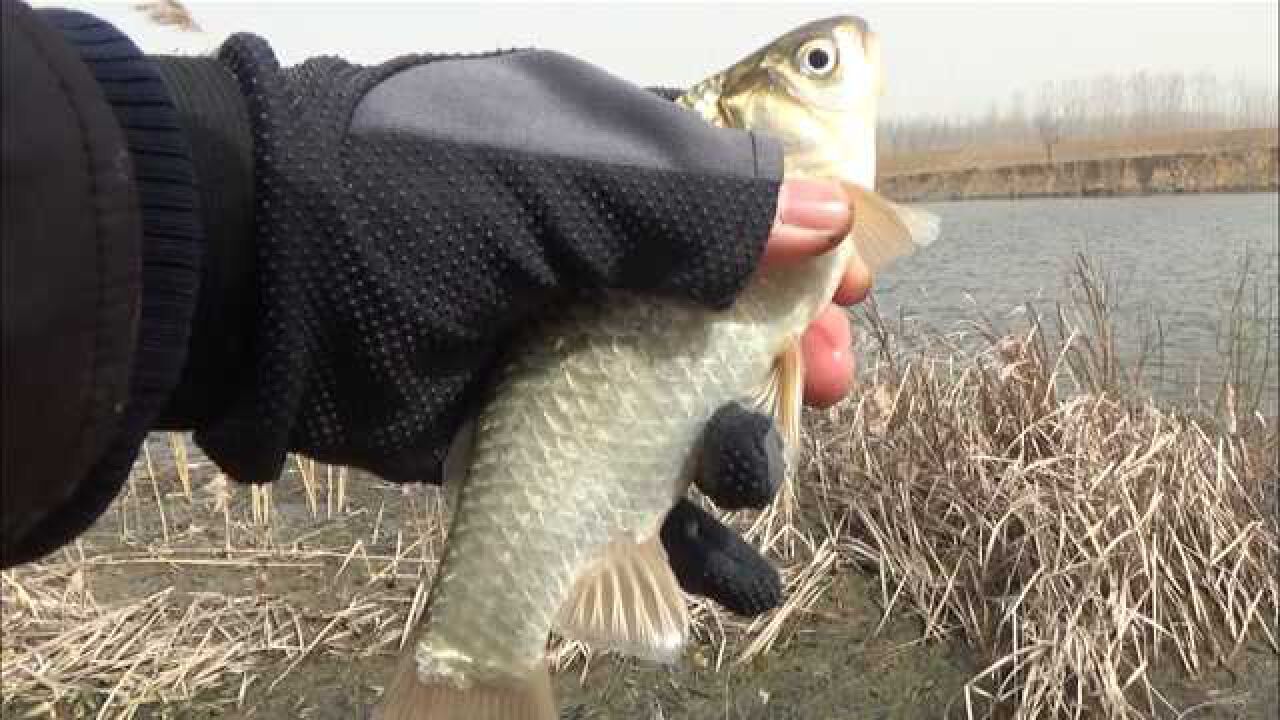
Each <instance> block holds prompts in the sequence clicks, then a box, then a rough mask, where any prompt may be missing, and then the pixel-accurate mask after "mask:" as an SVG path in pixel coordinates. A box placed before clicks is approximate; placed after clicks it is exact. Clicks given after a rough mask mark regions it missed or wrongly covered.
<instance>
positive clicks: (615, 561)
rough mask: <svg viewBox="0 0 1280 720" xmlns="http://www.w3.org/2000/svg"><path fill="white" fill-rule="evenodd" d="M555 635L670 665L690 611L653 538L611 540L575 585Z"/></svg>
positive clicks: (657, 537) (656, 537)
mask: <svg viewBox="0 0 1280 720" xmlns="http://www.w3.org/2000/svg"><path fill="white" fill-rule="evenodd" d="M555 629H556V631H557V632H558V633H559V634H560V635H562V636H564V637H566V638H568V639H571V640H577V641H579V642H583V643H586V644H587V645H589V646H590V647H592V648H593V649H598V650H613V651H616V652H621V653H625V654H627V655H632V656H634V657H639V658H642V659H645V660H651V661H654V662H661V663H669V662H672V661H674V660H675V659H676V658H677V657H678V656H679V654H680V652H681V651H682V650H683V649H684V644H685V641H686V639H687V638H688V634H689V607H688V604H687V603H686V602H685V597H684V591H683V590H681V589H680V584H679V583H678V582H677V581H676V576H675V574H674V573H673V572H672V571H671V565H670V564H669V563H668V561H667V552H666V550H664V549H663V547H662V541H661V539H660V535H659V534H658V533H654V535H653V537H651V538H649V539H648V540H645V541H644V542H641V543H635V542H632V541H630V540H629V539H622V540H615V541H614V542H612V543H610V544H609V546H608V547H607V548H606V549H605V553H604V556H603V557H601V559H600V560H599V561H598V562H597V563H596V564H594V565H592V566H591V567H590V568H589V569H588V570H587V571H585V572H584V573H582V575H580V576H579V577H578V579H577V581H576V583H575V584H574V587H573V591H572V592H571V594H570V596H569V600H568V602H566V603H565V605H564V607H562V608H561V609H560V612H559V614H558V615H557V617H556V621H555Z"/></svg>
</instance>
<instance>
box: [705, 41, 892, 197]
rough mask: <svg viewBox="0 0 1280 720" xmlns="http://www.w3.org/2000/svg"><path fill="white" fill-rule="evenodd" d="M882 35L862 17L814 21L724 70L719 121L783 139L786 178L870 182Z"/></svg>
mask: <svg viewBox="0 0 1280 720" xmlns="http://www.w3.org/2000/svg"><path fill="white" fill-rule="evenodd" d="M882 85H883V81H882V71H881V66H880V41H879V38H878V37H877V36H876V34H875V33H874V32H872V30H871V28H870V26H869V25H868V24H867V22H866V21H865V20H863V19H862V18H859V17H856V16H852V15H840V16H835V17H829V18H824V19H821V20H815V21H813V22H810V23H807V24H805V25H802V26H800V27H798V28H796V29H795V30H792V31H791V32H789V33H787V34H786V35H783V36H781V37H779V38H777V39H776V40H774V41H773V42H771V43H769V44H768V45H766V46H765V47H763V48H760V49H759V50H757V51H756V52H755V53H752V54H751V55H749V56H748V57H746V58H745V59H743V60H742V61H740V62H738V63H737V64H735V65H734V66H733V67H731V68H729V69H727V70H725V71H724V72H723V73H721V77H720V78H719V82H717V83H716V86H717V87H718V88H719V97H718V100H717V103H716V109H717V111H718V112H719V114H720V115H721V117H720V118H719V119H718V120H719V122H718V123H717V124H722V125H725V126H729V127H738V128H743V129H746V130H752V131H757V132H760V133H763V134H765V135H769V136H771V137H774V138H776V139H777V140H778V141H780V142H781V143H782V145H783V149H784V157H785V165H786V174H787V175H789V176H810V177H835V178H838V179H841V180H846V181H849V182H853V183H857V184H859V185H862V186H864V187H866V188H872V187H874V183H875V174H876V148H875V144H876V136H875V132H876V114H877V110H878V105H879V101H880V95H881V93H882Z"/></svg>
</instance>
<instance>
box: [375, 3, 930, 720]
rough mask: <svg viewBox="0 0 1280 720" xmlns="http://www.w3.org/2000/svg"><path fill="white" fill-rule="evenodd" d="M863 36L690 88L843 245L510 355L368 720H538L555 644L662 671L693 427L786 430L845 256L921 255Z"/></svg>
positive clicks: (782, 43)
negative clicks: (805, 190) (813, 326)
mask: <svg viewBox="0 0 1280 720" xmlns="http://www.w3.org/2000/svg"><path fill="white" fill-rule="evenodd" d="M881 84H882V79H881V67H880V44H879V38H878V36H877V35H876V34H875V33H874V32H872V30H871V29H870V27H869V26H868V24H867V23H866V22H865V21H863V20H862V19H861V18H858V17H855V16H836V17H830V18H826V19H823V20H817V21H814V22H810V23H807V24H805V25H803V26H800V27H798V28H796V29H794V30H792V31H790V32H788V33H786V34H784V35H782V36H780V37H778V38H777V39H776V40H774V41H773V42H771V43H769V44H767V45H765V46H764V47H762V48H761V49H760V50H758V51H756V52H755V53H752V54H751V55H749V56H747V57H746V58H744V59H743V60H741V61H739V62H737V63H735V64H734V65H732V66H731V67H729V68H727V69H725V70H723V71H721V72H719V73H716V74H714V75H712V76H710V77H708V78H707V79H705V80H703V81H701V82H699V83H697V84H696V85H694V86H692V87H690V88H688V89H687V90H686V91H685V92H684V94H683V95H681V96H680V97H678V98H676V102H677V103H679V104H680V105H682V106H683V107H684V108H686V109H687V110H689V111H692V112H694V113H696V114H698V115H699V116H701V117H702V118H703V119H705V120H706V121H707V122H709V123H711V124H713V125H718V126H721V127H727V128H741V129H748V130H758V131H761V132H764V133H767V134H769V135H771V136H773V137H775V138H777V139H779V140H780V141H781V142H782V144H783V146H784V160H783V163H784V176H786V177H814V178H834V179H836V180H838V181H840V182H841V183H842V184H843V185H844V186H845V187H846V189H847V190H848V192H849V194H850V196H851V198H852V200H853V202H854V205H855V208H854V215H855V219H854V223H853V229H852V231H851V234H850V236H849V237H848V238H846V240H845V241H843V242H841V243H839V244H838V245H837V246H836V247H835V249H833V250H831V251H829V252H827V253H825V254H823V255H821V256H819V257H816V258H813V259H810V260H806V261H803V262H800V263H795V264H791V265H788V266H786V267H778V268H776V269H773V268H771V269H769V270H768V271H765V272H760V273H757V274H756V275H755V276H753V278H752V279H751V280H750V281H749V282H748V284H747V286H746V287H745V288H744V289H743V291H742V292H741V293H740V294H739V296H738V298H737V299H736V300H735V302H734V303H733V305H732V306H731V307H730V308H729V309H727V310H721V311H714V310H709V309H706V308H702V307H697V306H694V305H693V304H691V303H683V302H679V301H676V300H665V299H655V298H651V297H641V296H639V295H636V294H633V293H623V292H611V293H608V294H606V295H605V297H604V298H603V300H602V301H601V302H598V303H590V304H589V303H579V304H572V305H571V306H570V307H567V308H565V309H564V311H563V312H560V313H557V314H556V315H555V317H554V318H550V319H549V320H548V321H547V322H546V323H545V324H542V325H539V326H538V327H537V329H536V331H532V332H530V333H529V336H528V337H527V338H525V339H524V340H522V341H521V342H520V343H519V344H518V345H517V346H516V347H515V348H514V349H513V350H512V352H511V353H510V357H509V360H507V361H506V362H505V364H504V365H503V366H502V368H501V369H500V371H499V372H498V375H497V379H496V382H495V385H494V387H493V390H492V392H491V394H490V395H489V398H488V400H487V402H486V403H485V404H484V405H483V407H482V408H481V410H480V412H479V414H478V415H477V417H476V419H475V420H474V421H473V423H472V425H470V426H469V428H468V429H466V430H464V431H462V432H460V433H459V435H458V438H459V439H458V440H457V441H455V444H454V446H453V448H452V449H451V450H450V453H449V457H448V459H447V461H446V486H447V491H448V493H449V498H450V505H451V507H452V508H453V513H452V518H451V524H450V527H449V530H448V534H447V537H446V543H445V548H444V552H443V556H442V558H441V564H440V566H439V568H438V570H437V572H436V576H435V578H434V580H433V584H432V587H431V589H430V591H429V593H428V597H427V601H426V606H425V611H424V620H423V621H422V622H421V623H420V625H419V626H418V628H417V630H416V634H415V638H414V640H413V641H412V643H411V645H410V648H411V650H410V651H409V652H405V653H404V654H403V655H402V657H401V659H400V662H399V665H398V666H397V668H396V670H395V671H394V675H393V676H392V678H391V681H390V683H389V684H388V686H387V689H386V691H385V692H384V694H383V697H382V700H381V701H380V703H379V706H378V708H377V709H376V710H375V717H377V718H379V719H380V720H421V719H423V718H432V719H443V718H449V719H460V718H467V719H468V720H551V719H552V718H555V717H556V704H555V701H554V698H553V696H552V691H551V687H550V679H549V671H548V665H547V659H546V653H547V645H548V641H549V639H550V638H551V637H552V635H553V633H554V634H557V635H559V636H560V637H563V638H567V639H572V640H577V641H581V642H583V643H585V644H586V645H587V646H588V647H591V648H593V649H595V650H607V651H613V652H618V653H623V654H628V655H632V656H635V657H638V658H642V659H646V660H650V661H654V662H659V663H670V662H674V661H675V660H677V659H678V658H679V656H680V654H681V652H682V651H683V649H684V646H685V643H686V639H687V637H688V633H689V623H690V615H689V612H688V601H687V599H686V598H685V596H684V594H683V592H682V590H681V588H680V586H679V584H678V582H677V581H676V578H675V576H674V574H673V572H672V570H671V568H670V565H669V564H668V561H667V557H666V554H665V551H664V550H663V547H662V544H661V540H660V537H659V530H660V528H661V526H662V523H663V521H664V519H665V518H666V516H667V514H668V513H669V511H670V510H671V509H672V508H673V507H674V505H675V504H676V502H677V501H678V500H679V499H680V498H682V497H684V496H685V495H686V493H687V492H688V490H689V487H690V484H691V478H692V474H693V471H694V468H695V462H696V455H697V450H698V443H699V438H700V436H701V431H702V430H703V428H704V426H705V425H706V423H707V421H708V420H709V419H710V418H711V416H712V415H713V414H714V412H715V411H716V410H717V409H718V408H720V407H722V406H723V405H725V404H726V403H729V402H731V401H740V402H747V403H750V404H751V405H752V406H754V407H758V408H760V409H761V410H762V411H764V412H769V413H771V414H772V416H773V417H774V418H775V419H776V421H777V423H778V426H779V428H780V430H781V434H782V436H783V438H784V443H785V446H786V447H787V448H788V454H790V453H792V452H794V448H795V446H796V445H797V444H798V439H799V433H800V418H801V409H802V401H803V383H804V368H803V361H802V355H801V353H800V337H801V334H802V333H803V332H804V330H805V328H806V327H807V326H808V325H809V323H810V322H811V321H812V320H814V319H815V318H816V317H817V316H818V314H819V312H820V311H821V310H822V309H823V308H825V307H826V305H827V304H828V303H829V302H830V300H831V297H832V295H833V294H834V292H835V290H836V287H837V285H838V283H839V281H840V278H841V276H842V275H843V274H844V272H845V270H846V269H847V268H848V266H849V263H850V262H852V261H853V260H854V259H855V256H857V257H858V258H860V259H861V260H862V261H863V262H864V263H866V264H867V266H868V268H869V269H871V270H873V271H875V270H878V269H879V268H880V267H883V266H884V265H885V264H886V263H887V262H889V261H892V260H894V259H896V258H898V257H902V256H904V255H906V254H909V253H911V252H914V251H915V249H916V248H918V247H922V246H925V245H928V244H929V243H930V242H932V241H933V239H934V237H935V236H936V235H937V220H936V218H935V217H934V216H932V215H931V214H929V213H927V212H924V211H920V210H916V209H913V208H907V207H904V206H900V205H896V204H893V203H891V202H890V201H888V200H887V199H885V198H883V197H882V196H880V195H878V194H876V193H875V192H874V189H873V188H874V183H875V124H876V115H877V110H878V102H879V97H880V95H881V92H882V89H881Z"/></svg>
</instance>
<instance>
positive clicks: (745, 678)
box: [0, 257, 1280, 720]
mask: <svg viewBox="0 0 1280 720" xmlns="http://www.w3.org/2000/svg"><path fill="white" fill-rule="evenodd" d="M1064 272H1065V273H1066V275H1067V278H1068V282H1069V285H1070V288H1071V293H1070V297H1069V300H1067V301H1064V302H1062V303H1060V304H1055V305H1054V306H1053V307H1031V306H1028V307H1027V312H1025V313H1021V314H1019V315H1016V316H1013V318H1012V319H1010V320H1008V321H1007V326H1002V327H997V326H996V325H994V324H993V323H992V322H989V321H988V320H986V319H984V318H981V317H975V318H974V319H973V322H972V324H971V328H970V329H962V330H961V331H958V332H957V333H952V334H946V333H943V332H940V331H935V330H927V329H922V328H919V327H915V326H912V325H911V324H909V323H907V322H906V321H904V320H898V321H895V320H893V319H892V318H883V317H880V316H879V315H878V313H877V312H876V309H875V306H874V305H870V306H868V307H866V308H864V309H861V310H859V311H858V312H859V313H860V314H861V317H859V318H858V320H859V323H860V327H862V328H863V329H864V335H863V339H862V341H861V342H862V343H863V347H862V348H861V352H860V356H861V358H862V369H861V372H860V375H861V380H860V387H859V389H858V391H856V392H855V393H854V394H853V396H852V397H851V398H850V399H849V400H848V401H846V402H845V403H844V404H842V405H840V406H838V407H836V408H834V409H831V410H828V411H809V412H808V413H807V418H806V431H805V437H804V452H803V453H802V458H801V460H800V462H799V463H798V464H797V467H796V468H795V469H794V473H793V477H792V478H791V481H790V482H789V483H788V485H787V486H786V490H785V492H783V493H782V494H781V496H780V498H779V500H778V501H777V502H776V503H775V504H774V506H772V507H771V508H770V509H769V510H768V511H767V512H765V513H762V514H741V515H736V516H725V517H726V518H727V520H728V521H729V522H731V523H732V524H734V525H735V526H737V527H739V528H740V529H742V530H743V531H744V532H745V533H746V534H747V535H748V537H749V538H751V539H752V541H753V542H755V543H756V544H757V545H758V546H759V547H761V548H763V549H765V550H766V552H767V553H768V555H769V556H770V557H771V559H772V560H773V561H774V562H775V563H777V564H778V566H779V567H780V568H781V571H782V573H783V578H784V582H785V584H786V588H787V602H786V605H785V606H784V607H782V608H780V609H778V610H776V611H774V612H771V613H769V614H767V615H765V616H764V617H761V618H759V619H757V620H755V621H753V622H746V621H743V620H742V619H740V618H736V617H733V616H731V615H729V614H727V613H725V612H723V611H721V610H719V609H718V608H716V607H715V606H713V605H711V604H709V603H706V602H697V603H695V605H694V618H695V639H694V642H693V643H692V645H691V647H690V648H689V650H688V652H687V653H686V655H685V658H684V659H683V660H682V661H681V662H680V663H679V664H678V665H676V666H675V667H672V668H657V667H650V666H648V665H646V664H643V663H636V662H633V661H629V660H625V659H618V658H614V657H610V656H595V657H591V656H589V655H587V654H586V653H585V652H584V651H583V649H582V648H581V647H579V646H577V645H574V644H565V643H562V642H558V641H557V642H554V643H553V644H552V646H551V647H550V649H549V651H550V653H551V655H552V658H553V664H554V667H555V668H556V669H557V673H556V686H557V693H558V694H559V695H560V697H561V698H562V700H563V703H564V707H565V710H566V712H567V713H568V715H567V717H570V718H575V719H577V720H595V719H596V718H612V717H634V718H639V719H640V720H650V719H654V718H681V719H682V720H711V719H712V718H715V719H717V720H719V719H720V718H724V717H734V718H739V717H741V718H766V717H767V718H806V719H809V718H814V719H823V720H825V719H826V718H845V717H850V716H851V715H850V713H851V712H853V713H854V714H855V715H856V716H857V717H912V718H916V717H919V718H944V717H945V718H966V719H968V718H992V719H995V718H1001V719H1003V718H1026V719H1028V720H1030V719H1031V718H1036V719H1045V720H1055V719H1057V718H1074V717H1090V718H1091V717H1106V718H1126V719H1127V718H1134V719H1138V718H1142V719H1146V718H1153V719H1154V718H1161V719H1163V718H1175V717H1186V716H1187V715H1186V714H1184V713H1188V712H1191V713H1193V715H1194V716H1195V717H1224V718H1255V717H1256V718H1270V717H1274V716H1275V711H1276V709H1277V704H1278V703H1280V699H1277V696H1276V689H1275V677H1276V673H1277V671H1278V668H1280V666H1278V664H1277V658H1278V657H1280V655H1278V653H1280V638H1278V637H1277V634H1278V631H1277V621H1278V620H1280V570H1277V568H1280V507H1278V506H1277V488H1278V487H1280V468H1278V465H1280V430H1278V428H1277V418H1276V417H1274V410H1266V411H1264V410H1263V408H1264V407H1271V408H1273V407H1275V406H1274V404H1268V403H1267V402H1265V398H1263V397H1262V396H1261V395H1260V394H1259V391H1258V387H1259V385H1258V382H1259V379H1260V378H1265V377H1267V376H1268V375H1269V374H1270V373H1273V372H1274V368H1275V361H1276V358H1275V356H1274V352H1275V349H1274V347H1273V345H1272V344H1270V342H1269V341H1266V340H1265V339H1264V340H1263V341H1262V344H1261V346H1260V345H1259V344H1258V342H1257V338H1253V337H1251V336H1250V337H1246V335H1247V333H1243V334H1240V338H1239V342H1235V343H1232V344H1230V345H1229V346H1228V347H1229V348H1230V349H1229V351H1228V352H1229V354H1230V355H1231V357H1229V358H1227V359H1228V360H1229V361H1230V363H1231V367H1232V368H1233V371H1232V372H1231V373H1229V374H1228V376H1227V378H1226V380H1224V382H1223V383H1222V385H1221V386H1220V387H1216V388H1206V389H1205V392H1203V393H1200V394H1199V395H1198V397H1200V398H1202V399H1203V400H1202V401H1200V402H1198V403H1197V404H1196V405H1194V406H1193V405H1173V404H1170V403H1166V402H1161V401H1157V400H1155V399H1153V398H1152V396H1151V394H1150V393H1148V392H1147V391H1146V390H1145V389H1144V387H1145V386H1144V383H1145V380H1144V372H1145V371H1144V367H1145V365H1144V361H1143V357H1141V356H1139V357H1124V356H1122V353H1121V351H1120V350H1119V349H1118V348H1119V346H1120V345H1121V343H1120V342H1119V339H1118V338H1117V337H1116V336H1115V329H1114V328H1115V325H1114V324H1113V322H1112V316H1113V314H1114V313H1115V311H1116V308H1115V307H1114V303H1115V295H1114V292H1113V284H1112V282H1111V280H1110V279H1109V278H1108V277H1107V275H1106V274H1105V273H1104V272H1103V271H1102V270H1101V269H1100V268H1098V267H1097V266H1096V265H1095V264H1094V263H1092V262H1091V261H1089V260H1088V259H1087V258H1084V257H1080V258H1078V259H1077V262H1076V264H1075V265H1074V266H1073V267H1070V268H1066V269H1065V270H1064ZM1240 294H1241V297H1246V296H1247V292H1245V291H1243V290H1242V291H1241V293H1240ZM1225 312H1226V314H1228V315H1229V317H1225V318H1223V320H1222V325H1223V327H1224V328H1225V331H1227V332H1232V330H1231V329H1232V328H1237V327H1239V328H1247V327H1249V326H1250V325H1249V323H1248V322H1247V318H1243V317H1237V316H1244V315H1247V314H1248V312H1249V309H1248V307H1247V303H1243V302H1242V303H1236V304H1233V305H1232V306H1231V307H1230V308H1228V309H1227V310H1226V311H1225ZM960 335H963V336H964V337H960ZM1150 351H1151V352H1157V351H1158V350H1157V349H1152V350H1150ZM447 516H448V511H447V508H446V507H445V506H444V503H443V499H442V496H441V494H440V493H439V492H437V491H436V490H435V489H434V488H396V487H392V486H389V485H386V484H383V483H379V482H376V481H373V480H371V479H366V478H356V477H354V476H353V474H352V473H349V472H348V471H347V470H345V469H342V468H332V467H324V466H321V465H318V464H316V463H314V462H310V461H306V460H302V459H294V460H293V461H291V463H290V469H289V472H288V473H287V474H286V476H285V477H282V478H281V479H280V480H279V481H278V482H277V483H275V484H274V485H272V486H268V487H265V488H256V487H253V488H250V487H239V486H236V485H235V484H234V483H229V482H228V481H227V479H226V478H225V477H223V476H222V475H220V474H218V473H216V472H215V470H214V469H213V468H212V467H211V466H210V465H209V464H208V463H207V462H204V461H202V460H201V458H200V456H199V454H198V453H197V452H196V451H194V450H192V449H191V448H190V447H189V445H188V444H187V441H186V439H185V438H184V437H182V436H178V435H167V436H166V435H156V436H153V437H152V438H150V439H149V441H148V444H147V446H146V452H145V453H144V455H143V457H142V458H140V459H139V462H138V464H137V466H136V468H135V472H134V474H133V475H132V477H131V478H130V480H129V483H128V485H127V487H126V489H125V491H124V492H123V493H122V494H121V496H120V497H119V498H118V499H117V500H116V501H115V502H114V503H113V505H112V507H111V509H110V510H109V511H108V513H107V514H106V516H104V517H103V518H102V520H101V521H100V522H99V523H97V524H96V525H95V527H94V528H93V529H92V530H91V531H90V532H89V533H88V534H86V535H85V536H84V537H82V538H81V539H80V540H79V541H77V542H76V543H75V544H74V545H73V546H71V547H68V548H66V549H64V550H62V551H59V552H58V553H55V554H54V555H53V556H52V557H50V558H48V559H46V560H44V561H42V562H40V563H36V564H33V565H30V566H27V567H22V568H18V569H15V570H12V571H9V572H5V573H4V574H3V578H2V589H3V592H2V594H0V601H2V603H3V607H2V609H3V616H2V618H0V630H3V633H2V638H3V641H2V644H0V660H2V662H0V681H2V682H0V685H2V686H3V696H2V704H0V708H2V709H3V710H4V713H5V715H6V717H7V716H9V713H13V716H14V717H26V716H27V715H24V713H27V712H33V713H35V714H34V715H32V716H33V717H56V718H81V717H85V718H87V717H96V718H133V717H165V718H206V717H227V718H232V719H233V720H234V719H236V718H251V717H253V718H264V717H283V716H290V717H308V718H312V719H313V720H333V719H336V718H348V717H356V716H359V715H360V713H361V712H362V710H363V709H364V708H367V707H368V706H369V705H370V704H371V703H372V702H373V700H374V699H375V698H376V697H377V695H378V694H379V693H380V692H381V687H382V686H381V683H382V682H384V681H385V678H386V676H387V674H388V673H389V671H390V668H391V665H392V664H393V663H394V660H395V657H396V655H397V653H398V652H399V648H400V646H401V643H403V642H404V641H405V640H406V638H407V637H408V633H409V630H410V628H411V627H413V625H414V624H415V622H416V621H417V619H418V617H419V615H420V613H421V612H422V607H423V601H424V599H425V594H426V592H427V589H428V588H429V587H430V582H431V579H432V576H433V573H434V569H435V566H436V561H437V559H438V557H439V553H440V550H441V547H442V542H443V539H444V531H445V527H447ZM610 671H612V674H610ZM729 708H733V713H732V714H729V713H730V710H729ZM1193 708H1194V710H1193ZM855 711H856V712H855Z"/></svg>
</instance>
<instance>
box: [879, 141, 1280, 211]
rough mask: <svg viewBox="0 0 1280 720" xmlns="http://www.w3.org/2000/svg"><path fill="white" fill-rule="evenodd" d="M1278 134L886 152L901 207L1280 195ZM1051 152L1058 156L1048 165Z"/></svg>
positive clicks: (884, 187) (889, 188)
mask: <svg viewBox="0 0 1280 720" xmlns="http://www.w3.org/2000/svg"><path fill="white" fill-rule="evenodd" d="M1277 137H1278V132H1277V130H1276V129H1274V128H1271V129H1265V128H1264V129H1254V130H1211V131H1198V132H1181V133H1174V134H1164V135H1159V134H1152V135H1147V136H1135V137H1128V138H1123V139H1116V138H1113V139H1095V140H1079V141H1075V142H1062V143H1059V144H1057V145H1055V146H1054V148H1053V150H1052V151H1050V152H1046V150H1045V148H1044V147H1038V146H1035V145H1030V144H1010V145H998V144H996V145H986V146H981V147H974V148H967V149H964V150H934V151H917V152H898V153H896V154H893V153H890V154H887V155H885V157H884V159H883V161H882V163H881V169H880V174H879V177H878V178H877V187H878V189H879V190H880V191H881V192H883V193H884V194H885V195H886V196H887V197H890V198H892V199H894V200H896V201H898V202H942V201H958V200H995V199H1018V198H1044V197H1122V196H1144V195H1164V194H1178V193H1248V192H1277V191H1280V142H1278V141H1277ZM1047 155H1052V156H1053V159H1052V160H1048V159H1047Z"/></svg>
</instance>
